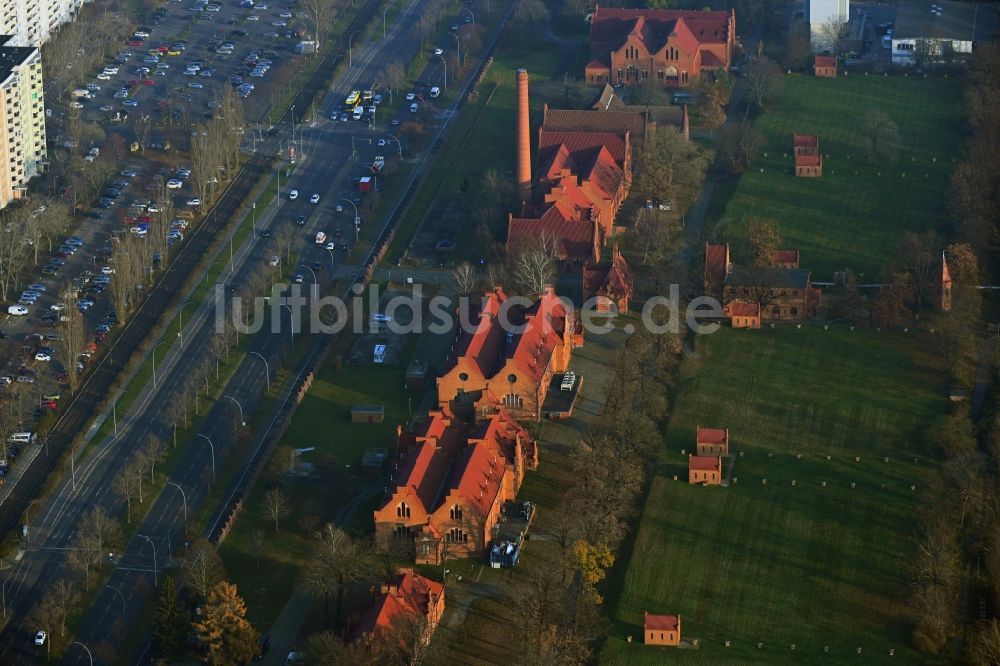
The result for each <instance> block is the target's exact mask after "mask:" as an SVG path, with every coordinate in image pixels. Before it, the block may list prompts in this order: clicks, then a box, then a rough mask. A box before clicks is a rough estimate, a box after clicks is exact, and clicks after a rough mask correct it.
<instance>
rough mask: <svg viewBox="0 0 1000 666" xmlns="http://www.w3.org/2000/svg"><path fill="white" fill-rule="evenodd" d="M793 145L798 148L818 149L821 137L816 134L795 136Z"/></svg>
mask: <svg viewBox="0 0 1000 666" xmlns="http://www.w3.org/2000/svg"><path fill="white" fill-rule="evenodd" d="M792 144H793V145H794V146H795V147H796V148H818V147H819V137H818V136H816V135H815V134H793V135H792Z"/></svg>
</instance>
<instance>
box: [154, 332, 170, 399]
mask: <svg viewBox="0 0 1000 666" xmlns="http://www.w3.org/2000/svg"><path fill="white" fill-rule="evenodd" d="M165 344H167V341H166V340H163V341H162V342H160V343H158V344H157V345H156V346H155V347H153V390H156V350H157V349H159V348H160V345H165Z"/></svg>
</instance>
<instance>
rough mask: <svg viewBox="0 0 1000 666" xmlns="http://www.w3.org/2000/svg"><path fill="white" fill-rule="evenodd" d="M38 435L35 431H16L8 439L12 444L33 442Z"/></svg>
mask: <svg viewBox="0 0 1000 666" xmlns="http://www.w3.org/2000/svg"><path fill="white" fill-rule="evenodd" d="M37 437H38V435H36V434H35V433H33V432H15V433H14V434H13V435H11V436H10V437H8V438H7V441H8V442H10V443H11V444H32V443H34V441H35V438H37Z"/></svg>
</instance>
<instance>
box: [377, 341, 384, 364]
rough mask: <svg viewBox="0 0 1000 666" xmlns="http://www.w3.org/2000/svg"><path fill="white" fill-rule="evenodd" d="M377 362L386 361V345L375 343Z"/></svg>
mask: <svg viewBox="0 0 1000 666" xmlns="http://www.w3.org/2000/svg"><path fill="white" fill-rule="evenodd" d="M375 362H376V363H384V362H385V345H375Z"/></svg>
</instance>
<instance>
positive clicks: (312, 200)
mask: <svg viewBox="0 0 1000 666" xmlns="http://www.w3.org/2000/svg"><path fill="white" fill-rule="evenodd" d="M309 203H311V204H318V203H319V193H316V194H313V195H312V196H311V197H309Z"/></svg>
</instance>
